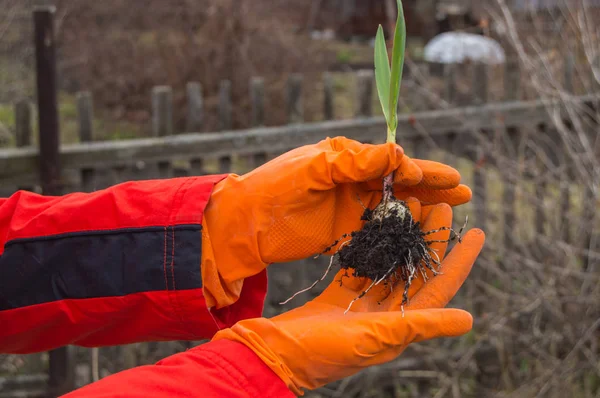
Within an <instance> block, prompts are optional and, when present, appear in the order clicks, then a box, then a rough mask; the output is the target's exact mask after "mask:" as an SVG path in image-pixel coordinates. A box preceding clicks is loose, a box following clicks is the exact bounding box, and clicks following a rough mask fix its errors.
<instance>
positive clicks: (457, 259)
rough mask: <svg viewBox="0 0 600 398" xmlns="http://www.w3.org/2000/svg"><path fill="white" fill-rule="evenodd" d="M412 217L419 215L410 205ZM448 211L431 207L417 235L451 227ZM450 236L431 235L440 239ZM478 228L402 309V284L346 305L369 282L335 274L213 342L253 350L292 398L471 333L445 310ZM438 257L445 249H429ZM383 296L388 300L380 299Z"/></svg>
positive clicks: (476, 248) (467, 266)
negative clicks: (421, 346)
mask: <svg viewBox="0 0 600 398" xmlns="http://www.w3.org/2000/svg"><path fill="white" fill-rule="evenodd" d="M410 207H411V209H412V212H413V216H414V217H416V218H417V217H419V215H420V214H421V210H420V205H419V203H418V202H414V203H412V204H411V206H410ZM451 219H452V211H451V208H450V207H449V206H448V205H444V204H440V205H435V206H433V209H432V210H431V211H430V212H428V215H427V216H426V218H425V219H424V220H422V221H423V223H422V225H423V228H422V229H423V230H424V231H425V230H432V229H438V228H439V227H441V226H449V225H450V223H451ZM447 237H448V231H442V232H438V233H435V234H432V235H431V239H432V240H437V239H439V240H445V239H447ZM484 239H485V237H484V233H483V232H482V231H481V230H477V229H474V230H471V231H469V232H468V233H467V234H466V235H465V236H464V238H463V241H462V243H459V244H457V245H456V246H455V247H454V249H453V250H452V252H451V253H450V254H449V255H448V256H447V257H446V258H445V259H444V260H443V262H442V266H441V272H442V273H441V274H439V275H437V276H435V277H433V278H431V279H429V280H428V281H427V282H426V283H423V279H422V278H421V277H419V278H418V279H417V280H415V281H414V282H413V284H412V285H411V289H410V290H409V297H410V301H409V303H408V304H407V305H405V306H404V314H403V313H402V311H400V307H401V304H402V293H403V288H404V286H401V285H402V283H400V284H399V285H398V286H396V287H395V288H394V290H393V291H392V292H390V288H389V287H384V286H382V285H379V286H376V287H375V288H373V289H371V290H370V291H369V292H368V293H367V294H366V295H365V296H364V297H362V298H361V299H360V300H358V301H356V302H355V303H354V304H353V306H352V307H351V310H350V312H348V313H347V314H344V312H345V311H346V309H347V307H348V304H349V303H350V302H351V301H352V300H353V299H354V298H355V297H357V295H359V294H360V293H361V292H363V291H364V290H365V288H366V287H367V286H369V285H370V284H371V281H370V280H362V279H358V278H354V277H345V278H343V279H341V280H342V284H341V286H340V282H339V280H340V278H341V276H342V275H343V271H340V272H339V273H338V275H337V276H336V279H335V280H334V282H332V284H331V285H330V286H329V287H328V288H327V289H326V290H325V291H324V292H323V293H322V294H321V295H320V296H318V297H317V298H315V299H314V300H312V301H310V302H308V303H307V304H305V305H303V306H302V307H299V308H296V309H294V310H292V311H289V312H287V313H284V314H282V315H279V316H276V317H274V318H271V319H266V318H254V319H246V320H243V321H240V322H238V323H236V324H235V325H234V326H233V327H231V328H229V329H224V330H222V331H219V332H218V333H217V334H216V335H215V336H214V338H213V340H219V339H229V340H233V341H237V342H240V343H242V344H244V345H246V346H247V347H249V348H250V349H251V350H253V351H254V352H255V353H256V354H257V355H258V356H259V357H260V358H261V359H262V360H263V361H264V362H265V363H266V364H267V366H269V367H270V368H271V369H272V370H273V371H274V372H275V373H276V374H277V375H278V376H279V377H280V378H281V379H282V380H283V381H284V382H285V383H287V385H288V387H289V388H290V389H291V390H292V391H293V392H294V393H296V394H297V395H302V394H303V389H315V388H318V387H321V386H323V385H325V384H327V383H330V382H333V381H336V380H340V379H342V378H344V377H347V376H350V375H353V374H355V373H357V372H359V371H360V370H361V369H363V368H366V367H369V366H372V365H378V364H383V363H385V362H388V361H390V360H393V359H394V358H396V357H397V356H398V355H399V354H400V353H402V352H403V351H404V349H406V347H407V346H408V345H409V344H410V343H414V342H419V341H423V340H428V339H433V338H437V337H451V336H459V335H462V334H464V333H467V332H468V331H469V330H470V329H471V327H472V317H471V315H470V314H469V313H468V312H465V311H462V310H459V309H443V307H444V306H446V304H447V303H448V302H449V301H450V300H451V299H452V297H453V296H454V295H455V293H456V292H457V291H458V289H459V288H460V286H461V285H462V283H463V282H464V280H465V279H466V277H467V275H468V274H469V272H470V270H471V267H472V265H473V263H474V261H475V259H476V258H477V256H478V254H479V252H480V251H481V248H482V246H483V243H484ZM431 245H432V247H433V248H435V249H437V250H439V251H438V253H439V255H440V257H443V254H444V252H445V249H446V245H447V244H446V243H432V244H431ZM386 296H387V297H386Z"/></svg>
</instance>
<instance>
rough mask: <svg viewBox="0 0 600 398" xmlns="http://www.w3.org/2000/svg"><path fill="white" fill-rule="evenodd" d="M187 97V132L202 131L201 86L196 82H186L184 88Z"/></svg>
mask: <svg viewBox="0 0 600 398" xmlns="http://www.w3.org/2000/svg"><path fill="white" fill-rule="evenodd" d="M185 92H186V95H187V120H186V126H185V129H186V131H187V132H190V133H191V132H200V131H202V124H203V122H204V101H203V98H202V85H201V84H200V83H198V82H188V83H187V84H186V87H185Z"/></svg>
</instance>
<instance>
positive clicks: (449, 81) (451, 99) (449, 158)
mask: <svg viewBox="0 0 600 398" xmlns="http://www.w3.org/2000/svg"><path fill="white" fill-rule="evenodd" d="M444 79H445V83H446V85H445V88H444V100H445V101H446V102H447V103H448V105H449V107H453V106H455V105H456V104H455V101H456V64H446V65H444ZM456 139H457V135H456V134H455V133H449V134H447V135H446V136H443V137H440V144H441V146H442V148H443V149H444V159H443V161H444V162H445V163H447V164H452V163H453V162H454V160H455V158H456V157H457V154H455V153H454V151H455V149H456Z"/></svg>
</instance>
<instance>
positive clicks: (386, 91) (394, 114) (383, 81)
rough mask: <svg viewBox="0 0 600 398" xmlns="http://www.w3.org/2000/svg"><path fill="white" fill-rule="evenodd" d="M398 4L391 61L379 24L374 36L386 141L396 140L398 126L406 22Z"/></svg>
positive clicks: (376, 73) (376, 70)
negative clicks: (385, 126)
mask: <svg viewBox="0 0 600 398" xmlns="http://www.w3.org/2000/svg"><path fill="white" fill-rule="evenodd" d="M396 2H397V4H398V17H397V19H396V28H395V31H394V44H393V48H392V61H391V70H390V61H389V59H388V53H387V48H386V45H385V37H384V34H383V28H382V27H381V25H379V28H378V29H377V35H376V37H375V83H376V85H377V94H378V95H379V102H380V103H381V109H382V110H383V115H384V117H385V120H386V124H387V142H396V128H397V127H398V97H399V95H400V83H401V81H402V71H403V69H404V51H405V48H406V24H405V23H404V10H403V8H402V1H401V0H396Z"/></svg>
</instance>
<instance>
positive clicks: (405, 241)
mask: <svg viewBox="0 0 600 398" xmlns="http://www.w3.org/2000/svg"><path fill="white" fill-rule="evenodd" d="M381 205H382V206H383V208H381V207H379V206H378V207H377V208H376V209H375V210H371V209H369V208H365V211H364V213H363V215H362V220H363V221H366V222H365V224H364V225H363V227H362V228H361V229H360V230H359V231H354V232H352V233H350V234H345V235H343V236H341V237H340V239H338V240H336V241H335V242H333V243H332V244H331V245H330V246H329V247H327V248H326V249H325V250H324V251H323V252H322V253H321V254H325V253H327V252H329V251H330V250H331V249H332V248H333V247H335V246H337V244H338V243H339V242H340V241H341V240H342V239H345V238H348V237H350V238H351V239H350V240H349V241H347V242H344V243H343V244H342V245H340V247H339V248H338V250H337V252H335V253H334V254H333V255H332V256H331V261H330V262H329V267H327V270H326V271H325V274H324V275H323V276H322V277H321V279H318V280H316V281H315V282H314V283H313V284H312V285H311V286H309V287H308V288H306V289H302V290H300V291H299V292H296V293H295V294H294V295H293V296H291V297H290V298H289V299H287V300H286V301H284V302H282V303H281V304H285V303H287V302H289V301H290V300H292V299H293V298H294V297H296V296H297V295H298V294H301V293H304V292H306V291H309V290H311V289H312V288H314V287H315V286H316V285H317V284H318V283H319V282H320V281H323V280H324V279H325V277H326V276H327V274H328V273H329V271H330V270H331V268H332V266H333V264H334V261H335V262H336V263H337V264H338V265H339V266H340V268H341V269H345V270H347V272H346V274H345V275H344V276H350V274H349V272H352V276H353V277H357V278H368V279H369V280H371V284H370V285H369V286H368V287H367V288H366V289H365V290H364V291H363V292H361V293H360V294H359V295H358V296H357V297H356V298H355V299H354V300H352V301H351V302H350V304H349V305H348V309H347V310H346V312H348V311H349V310H350V308H351V306H352V304H353V303H354V302H355V301H356V300H359V299H360V298H362V297H364V296H365V295H366V294H367V293H368V292H369V290H370V289H371V288H373V286H376V285H379V284H380V283H383V284H384V286H389V287H390V292H391V291H392V290H393V288H394V287H395V286H396V284H397V283H398V282H400V281H402V282H404V292H403V298H402V304H401V305H402V309H404V307H403V306H404V305H405V304H406V303H407V302H408V290H409V288H410V286H411V283H412V281H413V280H414V279H415V278H417V277H419V276H421V277H422V278H423V280H425V281H427V278H428V276H427V269H429V270H430V271H431V273H432V274H433V275H437V274H438V268H439V267H440V265H441V264H440V261H439V255H438V254H437V253H436V251H435V250H434V249H433V248H431V247H430V244H431V243H434V242H450V241H452V240H454V239H456V238H458V241H459V242H460V241H461V237H460V234H461V232H462V230H463V229H464V228H465V226H466V223H465V226H463V227H462V228H461V230H460V231H459V232H456V231H454V229H452V228H451V227H441V228H439V229H436V230H431V231H422V230H421V225H420V223H419V222H418V221H414V219H413V218H412V215H411V213H410V210H409V209H408V206H406V203H404V202H403V201H400V200H398V199H396V198H394V197H393V196H392V197H391V198H390V202H386V203H382V204H381ZM446 230H449V231H451V232H452V233H453V234H454V236H453V237H451V238H450V239H448V240H444V241H439V240H428V239H427V236H428V235H431V234H434V233H436V232H439V231H446ZM317 257H318V256H317ZM336 260H337V261H336ZM349 270H351V271H349ZM340 283H342V281H341V280H340ZM383 299H385V297H382V300H383Z"/></svg>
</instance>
